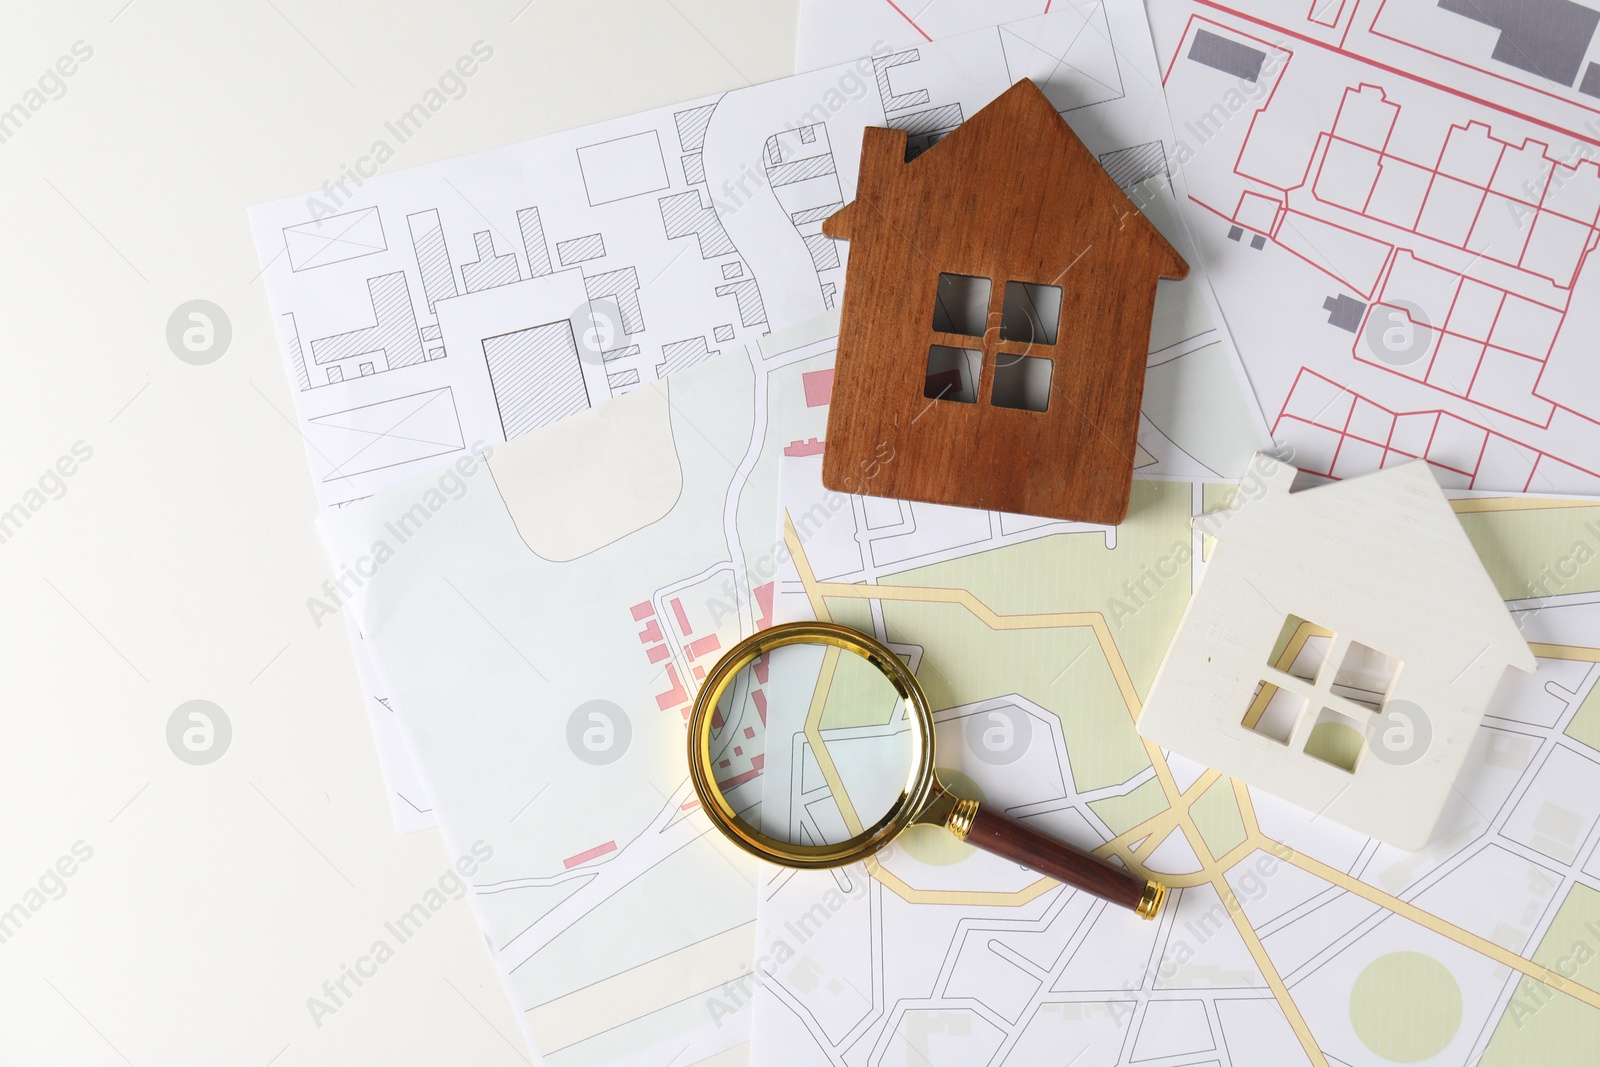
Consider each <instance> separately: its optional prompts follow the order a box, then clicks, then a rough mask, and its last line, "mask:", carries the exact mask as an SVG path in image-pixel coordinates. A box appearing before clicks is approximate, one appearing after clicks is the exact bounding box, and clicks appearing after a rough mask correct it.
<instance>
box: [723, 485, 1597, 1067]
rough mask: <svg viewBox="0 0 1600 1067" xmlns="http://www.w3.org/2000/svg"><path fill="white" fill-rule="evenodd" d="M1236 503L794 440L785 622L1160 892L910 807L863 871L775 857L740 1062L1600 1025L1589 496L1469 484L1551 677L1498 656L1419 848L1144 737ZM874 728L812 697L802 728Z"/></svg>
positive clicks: (1326, 1057)
mask: <svg viewBox="0 0 1600 1067" xmlns="http://www.w3.org/2000/svg"><path fill="white" fill-rule="evenodd" d="M1230 492H1231V487H1225V486H1199V485H1195V486H1191V485H1188V484H1185V483H1172V482H1168V483H1155V482H1140V483H1139V484H1138V485H1137V486H1136V489H1135V498H1134V507H1133V510H1132V513H1131V516H1130V518H1129V521H1128V522H1126V523H1124V524H1123V525H1122V526H1120V527H1116V528H1106V527H1086V526H1082V525H1077V524H1067V523H1053V522H1046V521H1044V520H1037V519H1025V518H1021V517H1018V516H1009V515H998V514H991V513H984V512H973V511H963V510H959V509H950V508H938V507H932V506H924V505H920V504H910V503H905V502H897V501H889V500H878V499H873V498H864V497H855V498H844V497H840V496H838V495H837V494H830V493H828V492H826V491H825V490H823V489H822V487H821V484H820V460H819V458H818V457H788V458H785V460H784V471H783V489H782V496H783V500H784V507H785V513H786V528H785V534H786V539H787V542H788V546H789V552H788V555H789V556H790V557H791V560H792V563H791V564H790V566H789V567H788V568H787V570H786V571H784V572H782V573H781V575H780V583H779V588H778V591H777V596H776V607H775V616H776V617H777V618H778V619H779V620H780V621H781V620H788V619H794V618H806V617H815V618H825V619H831V620H833V621H836V622H841V623H845V624H847V625H851V626H855V627H857V628H859V629H861V630H863V631H865V632H868V633H873V634H875V635H876V636H877V637H879V638H880V639H881V640H885V641H886V642H888V643H889V644H890V645H891V647H893V648H895V650H896V651H897V652H900V653H901V654H902V655H903V656H905V657H906V659H907V661H908V662H909V663H910V664H911V665H912V666H913V668H914V669H915V670H916V672H917V675H918V678H919V679H920V680H921V682H922V684H923V686H924V687H925V688H926V689H927V690H928V693H929V696H930V698H931V699H932V701H933V705H934V707H935V709H937V710H936V716H935V719H936V728H937V731H938V744H939V763H940V767H941V775H942V776H943V777H945V778H946V779H947V780H951V781H953V783H954V784H956V785H958V786H959V787H960V788H961V789H962V791H963V792H966V793H968V794H969V795H976V796H979V797H980V798H982V799H983V800H985V801H986V802H987V803H989V804H991V805H997V806H999V807H1001V808H1003V809H1004V810H1005V811H1007V812H1008V813H1009V814H1010V815H1012V816H1013V817H1017V818H1021V819H1023V820H1024V821H1026V822H1028V823H1030V824H1031V825H1035V826H1037V827H1038V828H1039V829H1041V830H1043V831H1045V832H1047V833H1050V834H1052V835H1054V836H1057V837H1060V838H1063V839H1066V840H1069V841H1072V842H1074V843H1076V844H1078V845H1080V846H1082V847H1084V848H1089V849H1093V850H1095V851H1096V852H1098V853H1099V854H1100V855H1103V856H1111V857H1115V858H1117V859H1118V860H1120V861H1121V862H1123V863H1127V864H1130V865H1133V866H1137V867H1141V868H1143V869H1145V870H1148V871H1150V872H1152V873H1159V874H1160V876H1161V877H1162V879H1163V880H1164V881H1165V882H1167V884H1168V885H1170V886H1172V887H1173V889H1174V890H1175V891H1174V893H1173V894H1172V896H1171V898H1169V902H1168V905H1167V908H1166V910H1165V912H1164V913H1163V915H1162V917H1161V918H1160V919H1159V920H1158V921H1157V922H1154V923H1145V922H1142V921H1140V920H1138V919H1136V918H1134V917H1133V916H1132V915H1131V914H1127V913H1123V912H1120V911H1118V910H1116V909H1112V908H1108V907H1106V906H1105V905H1102V904H1101V903H1099V902H1097V901H1094V900H1092V899H1090V898H1087V897H1085V896H1084V895H1083V894H1080V893H1072V892H1068V891H1065V890H1063V889H1062V888H1061V887H1059V886H1058V885H1056V884H1055V883H1054V882H1051V881H1049V880H1047V879H1042V878H1039V877H1038V876H1036V875H1034V874H1033V872H1031V871H1028V870H1026V869H1023V868H1020V867H1018V866H1016V865H1015V864H1013V863H1008V862H1006V861H1004V860H1000V859H997V858H995V857H991V856H988V855H986V854H983V853H979V852H976V851H975V850H973V849H971V848H970V847H968V846H966V845H963V844H959V843H956V842H955V841H954V840H953V839H949V838H947V837H946V836H942V831H934V830H931V829H928V828H921V829H915V830H914V831H913V832H912V833H911V834H908V835H907V836H906V837H904V838H902V839H901V840H900V841H899V842H897V843H896V844H895V845H894V846H893V847H892V848H891V849H890V850H889V851H887V852H886V853H884V854H881V855H880V857H879V858H878V859H877V860H876V861H874V862H873V863H871V864H870V865H868V866H865V867H855V868H847V869H845V870H842V871H838V872H788V871H784V872H779V873H773V874H769V875H768V877H767V878H766V879H765V880H764V881H763V884H762V897H761V902H760V912H759V917H758V923H757V945H758V952H759V953H760V954H761V961H762V962H761V967H760V970H761V981H762V985H761V988H760V992H759V994H758V998H757V1002H756V1019H755V1039H754V1041H753V1043H752V1048H753V1050H754V1051H755V1054H756V1062H757V1063H760V1062H761V1056H762V1055H763V1053H762V1050H763V1049H767V1050H779V1051H774V1052H773V1053H772V1054H773V1056H774V1057H775V1058H774V1059H772V1060H770V1061H768V1062H773V1063H778V1062H781V1063H784V1064H791V1063H819V1064H820V1063H840V1064H852V1065H854V1064H861V1065H868V1064H872V1065H876V1064H901V1063H906V1064H922V1063H924V1062H935V1063H945V1062H959V1063H974V1064H978V1063H984V1064H1033V1063H1044V1062H1051V1063H1057V1062H1059V1063H1072V1064H1074V1065H1075V1067H1092V1065H1097V1064H1104V1065H1114V1064H1139V1065H1141V1067H1143V1065H1147V1064H1153V1065H1157V1067H1177V1065H1200V1064H1218V1065H1235V1067H1238V1065H1255V1064H1261V1065H1271V1067H1278V1065H1282V1064H1293V1063H1312V1064H1357V1063H1384V1062H1403V1063H1417V1062H1424V1063H1440V1064H1476V1063H1479V1062H1482V1063H1485V1064H1512V1063H1525V1062H1530V1061H1542V1062H1545V1063H1551V1064H1557V1063H1577V1062H1583V1060H1582V1058H1581V1057H1582V1056H1584V1055H1587V1054H1588V1053H1587V1050H1591V1049H1593V1048H1595V1047H1600V855H1597V823H1600V686H1597V684H1596V683H1597V681H1600V648H1597V647H1596V646H1597V645H1600V504H1597V503H1595V502H1591V501H1558V500H1541V499H1535V498H1495V497H1483V496H1477V497H1468V498H1463V499H1458V500H1456V502H1455V506H1456V510H1457V512H1458V514H1459V516H1460V518H1461V521H1462V523H1463V525H1464V527H1465V528H1466V529H1467V531H1468V533H1469V535H1470V536H1471V538H1472V540H1473V542H1474V544H1475V546H1476V547H1477V548H1478V551H1479V554H1480V556H1481V557H1482V558H1483V559H1484V562H1485V565H1486V566H1487V567H1488V569H1489V571H1490V573H1491V575H1492V576H1493V578H1494V579H1495V582H1496V584H1497V586H1498V587H1499V589H1500V591H1501V595H1502V596H1504V597H1505V598H1506V600H1507V601H1508V604H1509V605H1510V606H1511V608H1512V609H1513V611H1514V612H1515V617H1516V619H1517V621H1518V624H1519V626H1521V628H1522V630H1523V633H1524V635H1525V636H1526V637H1527V639H1528V641H1529V643H1530V645H1531V646H1532V647H1533V650H1534V652H1535V654H1536V655H1537V656H1538V657H1539V671H1538V673H1537V674H1535V675H1532V676H1525V677H1519V676H1515V675H1514V674H1513V676H1510V677H1508V678H1507V680H1506V682H1505V684H1504V685H1503V686H1502V687H1501V690H1500V692H1499V693H1498V694H1497V697H1496V700H1495V702H1494V705H1493V706H1492V707H1491V709H1490V711H1489V717H1488V718H1487V719H1486V720H1485V723H1484V726H1483V728H1482V729H1481V730H1480V731H1479V733H1478V736H1477V738H1476V740H1475V742H1474V745H1473V749H1472V751H1471V752H1470V754H1469V755H1468V757H1467V760H1466V765H1465V768H1464V770H1463V772H1462V775H1461V778H1460V780H1459V781H1458V782H1457V784H1456V790H1455V793H1454V795H1453V796H1452V799H1451V802H1450V804H1449V806H1448V807H1447V808H1446V811H1445V814H1444V816H1443V818H1442V819H1441V821H1440V824H1439V827H1438V829H1437V831H1436V832H1435V834H1434V837H1433V840H1432V841H1431V842H1430V844H1429V846H1428V848H1427V849H1425V850H1423V851H1420V852H1415V853H1407V852H1402V851H1400V850H1398V849H1395V848H1392V847H1390V846H1386V845H1383V844H1381V843H1379V842H1376V841H1373V840H1371V839H1368V838H1365V837H1362V836H1360V835H1359V834H1356V833H1354V832H1353V831H1350V830H1347V829H1345V828H1343V827H1340V826H1337V825H1335V824H1332V823H1329V822H1327V821H1326V820H1321V819H1318V818H1317V817H1316V815H1315V814H1314V813H1312V812H1307V811H1302V810H1300V809H1298V808H1295V807H1293V806H1291V805H1289V804H1287V803H1285V802H1283V801H1280V800H1277V799H1276V798H1274V797H1271V796H1268V795H1265V794H1261V793H1259V792H1257V791H1254V790H1250V789H1248V788H1246V787H1244V786H1243V785H1242V784H1240V783H1238V782H1234V781H1232V780H1231V779H1228V778H1226V777H1223V776H1221V775H1219V774H1217V773H1216V772H1213V771H1209V770H1206V769H1205V768H1203V767H1200V766H1197V765H1195V764H1193V763H1191V762H1189V761H1187V760H1185V759H1183V758H1182V757H1180V756H1177V755H1174V754H1169V753H1165V752H1163V751H1162V750H1161V749H1159V748H1157V747H1155V746H1153V745H1149V744H1147V743H1145V742H1143V741H1142V740H1141V739H1140V738H1139V736H1138V735H1137V733H1135V731H1134V729H1133V723H1134V720H1135V718H1136V717H1137V715H1138V712H1139V708H1140V700H1141V698H1142V695H1143V694H1144V693H1146V692H1147V691H1148V689H1149V685H1150V682H1151V680H1152V678H1153V677H1154V673H1155V670H1156V667H1157V665H1158V664H1159V662H1160V659H1161V655H1162V653H1163V651H1164V650H1165V648H1166V646H1167V643H1168V642H1169V641H1170V639H1171V636H1172V634H1173V632H1174V631H1175V630H1176V627H1177V624H1178V620H1179V619H1180V617H1181V616H1182V613H1183V610H1184V606H1185V605H1186V603H1187V601H1188V598H1189V595H1190V592H1191V590H1192V588H1193V586H1194V583H1195V581H1196V580H1197V579H1198V577H1199V574H1200V571H1201V568H1202V566H1203V564H1202V562H1201V561H1202V560H1203V558H1204V552H1205V545H1204V543H1203V542H1202V540H1201V539H1200V537H1199V535H1198V534H1196V533H1194V532H1193V531H1192V529H1191V526H1190V521H1191V519H1192V518H1193V517H1194V516H1195V515H1197V514H1201V513H1203V512H1205V511H1209V510H1213V509H1215V508H1216V507H1218V506H1221V504H1222V503H1223V502H1225V500H1226V499H1227V495H1228V494H1229V493H1230ZM1315 636H1316V635H1315V634H1300V635H1296V637H1295V639H1294V640H1292V641H1290V643H1289V644H1288V645H1286V646H1285V647H1284V648H1283V649H1279V650H1276V652H1275V654H1276V655H1278V656H1280V657H1283V660H1282V662H1284V663H1285V664H1287V663H1288V662H1289V661H1292V659H1293V658H1294V657H1295V656H1296V655H1297V654H1299V652H1300V650H1301V648H1300V646H1301V644H1302V643H1303V642H1305V641H1306V640H1308V639H1314V638H1315ZM830 706H831V705H830ZM861 726H862V724H861V723H857V722H851V721H848V718H847V717H837V716H836V717H834V718H830V717H829V716H826V715H824V716H823V717H822V718H821V719H820V721H818V722H815V723H809V722H808V723H806V724H805V730H804V736H803V737H802V738H801V740H800V744H801V745H802V746H809V747H810V748H813V749H825V748H826V745H827V742H828V738H829V735H830V732H831V731H835V730H838V731H858V730H859V729H860V727H861ZM768 728H769V730H770V731H774V736H773V737H772V738H771V739H770V740H769V748H779V747H782V743H781V742H780V741H779V740H778V739H777V736H776V734H777V732H778V731H780V730H781V728H782V727H781V726H780V725H779V724H777V723H776V722H774V721H771V720H769V723H768ZM823 755H824V756H825V753H823ZM819 762H821V763H825V762H826V760H825V759H823V760H819ZM770 785H771V783H770V782H769V787H770Z"/></svg>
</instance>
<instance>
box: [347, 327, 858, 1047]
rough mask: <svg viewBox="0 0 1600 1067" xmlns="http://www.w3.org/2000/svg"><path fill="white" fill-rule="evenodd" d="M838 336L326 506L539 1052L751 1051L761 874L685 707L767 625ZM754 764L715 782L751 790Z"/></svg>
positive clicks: (781, 340)
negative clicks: (733, 840)
mask: <svg viewBox="0 0 1600 1067" xmlns="http://www.w3.org/2000/svg"><path fill="white" fill-rule="evenodd" d="M836 328H837V327H836V324H835V323H833V322H830V321H828V320H827V319H824V320H822V321H820V322H817V323H814V324H811V325H808V326H803V327H797V328H795V329H793V330H789V331H784V332H783V333H776V334H774V335H773V336H772V337H770V338H765V339H763V340H761V341H760V342H758V343H756V344H754V345H752V346H750V348H749V349H742V348H741V349H730V350H729V351H728V352H724V353H722V354H721V355H719V356H717V357H716V358H714V359H712V360H710V361H708V362H706V363H705V364H704V365H702V366H700V367H695V368H691V369H689V370H687V371H685V372H684V373H682V374H680V375H676V376H674V377H673V378H672V379H671V380H670V382H654V383H649V384H647V385H645V386H643V387H641V388H640V389H638V390H636V391H635V392H633V393H630V394H629V395H628V396H626V397H623V398H621V399H619V400H617V401H615V402H614V403H611V404H608V405H605V406H604V407H601V408H598V409H596V410H594V411H592V412H586V413H583V414H581V415H578V416H576V417H574V418H572V419H568V420H564V421H563V422H561V423H559V424H557V425H554V426H550V427H546V428H544V429H542V430H537V431H534V432H533V433H531V434H529V435H528V436H527V437H525V438H523V439H521V440H518V441H514V442H510V443H508V444H504V445H501V446H497V447H495V448H494V449H493V450H492V452H491V454H490V455H489V457H488V459H487V461H486V462H483V461H478V460H477V459H476V457H468V458H467V459H464V460H461V461H458V462H459V463H461V464H464V465H465V467H466V469H465V470H463V469H461V467H455V466H453V467H452V468H450V470H448V471H447V472H446V473H445V474H443V475H437V476H431V477H426V478H424V479H422V480H420V481H419V482H416V483H413V484H411V485H407V486H402V487H397V488H395V489H393V490H389V491H386V492H384V493H381V494H379V495H378V496H376V497H375V498H373V499H372V500H370V501H363V502H361V503H359V504H356V505H352V506H351V507H348V508H344V509H340V510H339V511H337V512H333V513H330V514H329V515H328V516H327V517H326V518H325V519H324V523H323V525H324V528H325V531H326V535H327V539H328V542H329V544H330V545H331V546H332V548H333V550H334V553H335V558H336V559H337V560H338V561H340V562H341V563H343V564H345V565H347V566H349V567H351V568H352V569H354V570H357V571H359V572H361V573H367V574H370V577H369V579H368V581H367V583H366V585H365V587H364V588H363V590H362V599H361V601H360V602H359V605H358V606H359V609H360V611H361V615H362V623H363V632H364V633H365V636H366V640H367V642H368V644H369V645H370V646H371V647H372V649H373V651H374V653H375V657H374V658H375V660H376V662H377V663H378V664H379V666H380V669H381V671H382V677H383V681H384V682H385V683H386V684H387V686H388V687H389V691H390V692H392V693H394V694H395V697H396V701H395V708H396V714H397V716H398V718H399V719H400V720H401V721H402V722H403V724H404V728H405V730H406V732H407V734H408V737H409V740H410V741H411V742H412V751H413V752H414V754H415V756H416V758H417V761H418V765H419V768H420V770H421V772H422V774H423V775H424V776H425V779H426V781H427V784H428V786H429V787H430V790H431V793H432V795H433V797H434V799H435V805H436V806H435V813H436V814H437V815H438V816H439V818H440V824H441V829H442V830H443V832H444V834H445V837H446V839H447V841H448V842H449V843H451V845H452V847H454V844H455V843H456V842H470V841H476V840H482V841H484V842H486V843H487V844H489V845H490V846H491V847H492V848H493V850H494V859H493V860H492V861H490V862H489V863H487V864H486V865H485V866H484V868H483V873H482V875H481V877H480V879H479V881H478V882H477V883H476V884H475V885H474V886H473V887H472V889H473V893H472V896H471V899H473V900H474V902H475V905H476V907H477V909H478V912H479V919H480V922H481V924H482V926H483V930H484V933H485V936H486V938H487V939H488V941H489V944H490V948H491V950H492V952H493V954H494V956H495V959H496V961H497V963H498V964H499V966H500V968H501V970H502V972H503V973H504V975H505V978H506V983H507V988H508V990H509V993H510V996H511V999H512V1003H513V1004H514V1006H515V1007H516V1009H517V1010H518V1011H519V1012H520V1013H521V1015H522V1017H523V1019H524V1021H525V1023H526V1028H527V1030H528V1033H529V1036H530V1041H531V1043H532V1044H533V1046H534V1047H535V1048H537V1049H538V1051H539V1052H540V1053H541V1055H542V1056H543V1057H544V1060H545V1062H546V1063H548V1064H550V1065H552V1067H569V1065H585V1064H625V1065H626V1064H638V1065H650V1067H659V1065H661V1064H665V1063H673V1064H676V1065H678V1067H685V1065H687V1064H695V1063H699V1062H700V1061H702V1060H704V1059H706V1058H708V1057H711V1056H713V1055H716V1054H718V1053H721V1052H724V1051H726V1050H728V1049H730V1048H737V1047H739V1046H741V1045H743V1044H744V1043H745V1042H746V1041H747V1040H748V1036H749V1016H750V1011H749V1002H750V998H751V996H752V995H753V989H752V988H751V986H752V985H753V983H752V982H751V981H750V980H749V978H748V974H749V972H750V970H751V966H752V960H753V958H754V954H753V948H754V940H753V931H754V927H753V921H754V917H755V879H756V872H755V870H754V867H753V861H749V860H746V859H745V858H743V856H742V854H741V853H738V852H736V851H734V850H733V849H732V848H731V846H727V845H725V844H724V843H723V842H722V839H721V838H720V836H719V835H717V834H716V833H714V832H709V831H710V824H709V823H708V822H707V821H706V819H705V817H704V816H703V815H702V814H700V812H699V808H698V804H697V802H696V801H695V798H694V793H693V791H692V789H691V787H690V785H689V783H688V780H687V764H686V761H685V758H684V737H685V734H684V722H685V719H686V717H687V715H688V712H689V706H690V703H691V700H692V694H693V691H694V689H695V686H696V683H697V681H698V679H699V678H700V677H701V676H702V675H703V674H704V672H705V670H706V669H707V668H708V667H709V666H710V665H711V664H712V663H714V662H715V660H716V658H717V655H718V652H719V650H720V649H723V648H726V647H728V646H729V645H731V644H732V643H733V642H735V641H737V640H738V639H739V638H740V637H742V636H744V635H746V634H748V633H750V632H752V631H753V630H754V629H755V628H756V627H758V626H761V625H765V624H766V623H767V622H768V621H769V620H770V610H771V603H772V601H771V593H772V576H773V574H774V573H775V570H776V563H775V561H774V556H775V550H776V543H775V537H774V516H775V515H776V513H777V492H778V490H777V477H778V460H779V458H780V456H781V455H782V454H784V453H794V454H806V453H808V452H811V451H815V449H816V448H817V447H819V446H818V445H817V441H818V440H819V439H820V438H821V437H822V435H823V433H824V427H825V424H826V413H827V406H826V401H827V396H828V389H829V386H830V384H831V377H832V366H833V349H834V332H835V330H836ZM750 717H751V720H752V721H751V722H749V723H747V724H742V727H743V728H748V729H749V730H750V731H751V734H752V737H754V736H755V735H756V733H757V732H758V731H760V730H761V728H762V723H761V721H760V719H759V716H756V715H754V714H752V715H751V716H750ZM757 752H759V742H757V743H756V744H755V745H754V746H753V747H752V749H751V751H750V754H748V755H746V756H745V757H744V759H743V760H742V761H741V763H740V764H739V765H738V766H730V767H729V768H728V769H727V772H726V773H727V775H728V776H729V777H730V778H734V777H739V776H745V779H746V781H751V780H753V779H754V777H755V776H756V774H757V772H759V770H760V761H759V760H758V759H756V758H755V754H756V753H757ZM730 788H733V787H731V786H730ZM735 1055H736V1056H737V1054H735Z"/></svg>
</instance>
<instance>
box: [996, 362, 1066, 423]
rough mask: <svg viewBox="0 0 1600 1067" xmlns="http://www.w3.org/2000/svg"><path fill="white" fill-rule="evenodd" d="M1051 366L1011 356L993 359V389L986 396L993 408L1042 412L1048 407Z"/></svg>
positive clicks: (1047, 363)
mask: <svg viewBox="0 0 1600 1067" xmlns="http://www.w3.org/2000/svg"><path fill="white" fill-rule="evenodd" d="M1054 371H1055V364H1054V363H1053V362H1051V361H1050V360H1048V359H1042V358H1040V357H1038V356H1014V355H1011V354H1010V353H1007V352H1002V353H1000V354H999V355H997V356H995V357H994V388H993V390H992V391H991V393H990V397H991V399H992V400H993V401H994V406H995V407H997V408H1021V409H1022V410H1024V411H1043V410H1045V409H1046V408H1048V407H1049V406H1050V375H1051V374H1052V373H1054Z"/></svg>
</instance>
